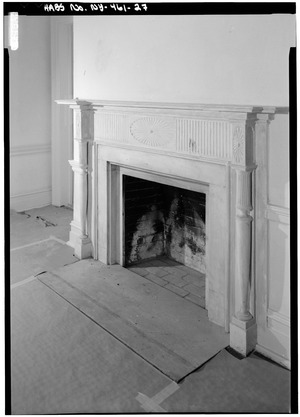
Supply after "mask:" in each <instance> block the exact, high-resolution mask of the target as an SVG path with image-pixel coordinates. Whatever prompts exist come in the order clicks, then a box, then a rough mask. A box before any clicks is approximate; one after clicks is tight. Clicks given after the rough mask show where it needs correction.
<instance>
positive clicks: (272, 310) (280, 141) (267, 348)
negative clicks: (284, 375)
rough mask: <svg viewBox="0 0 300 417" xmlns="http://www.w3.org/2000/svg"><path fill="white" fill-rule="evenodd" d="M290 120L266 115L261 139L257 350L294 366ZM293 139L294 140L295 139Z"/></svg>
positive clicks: (257, 195) (261, 122)
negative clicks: (291, 338)
mask: <svg viewBox="0 0 300 417" xmlns="http://www.w3.org/2000/svg"><path fill="white" fill-rule="evenodd" d="M288 119H289V117H288V115H286V114H285V115H284V114H276V115H275V119H274V120H273V121H272V122H271V124H269V122H268V121H267V120H266V117H265V118H264V119H263V116H260V120H259V121H258V122H257V131H258V135H259V140H256V163H257V176H256V189H255V200H256V210H255V223H256V229H255V230H256V233H255V234H256V236H255V246H256V252H255V253H256V262H255V268H256V302H255V304H256V305H255V307H256V317H257V346H256V349H257V350H258V351H260V352H261V353H263V354H264V355H266V356H268V357H270V358H272V359H273V360H275V361H277V362H279V363H281V364H283V365H285V366H287V367H288V368H289V367H290V250H289V241H290V237H289V231H290V214H289V208H288V207H289V193H288V188H289V153H288V149H289V129H288ZM291 140H292V138H291Z"/></svg>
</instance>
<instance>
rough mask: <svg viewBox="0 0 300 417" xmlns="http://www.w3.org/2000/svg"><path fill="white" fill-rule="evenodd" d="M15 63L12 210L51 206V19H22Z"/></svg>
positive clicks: (12, 69) (12, 84) (12, 56)
mask: <svg viewBox="0 0 300 417" xmlns="http://www.w3.org/2000/svg"><path fill="white" fill-rule="evenodd" d="M9 59H10V86H9V93H10V151H11V158H10V164H11V169H10V187H11V190H10V191H11V208H13V209H16V210H25V209H29V208H32V207H38V206H42V205H47V204H49V203H50V202H51V62H50V19H49V17H43V16H37V17H34V16H19V48H18V50H16V51H11V50H9Z"/></svg>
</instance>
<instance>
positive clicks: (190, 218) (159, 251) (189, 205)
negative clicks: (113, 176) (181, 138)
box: [123, 176, 205, 273]
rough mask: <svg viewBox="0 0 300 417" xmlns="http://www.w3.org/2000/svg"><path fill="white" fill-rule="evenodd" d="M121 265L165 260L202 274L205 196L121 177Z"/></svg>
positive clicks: (138, 179) (168, 186) (160, 184)
mask: <svg viewBox="0 0 300 417" xmlns="http://www.w3.org/2000/svg"><path fill="white" fill-rule="evenodd" d="M123 189H124V204H123V207H124V239H125V242H124V264H125V265H126V266H127V265H131V264H133V263H138V262H139V261H141V260H145V259H153V258H156V257H162V256H166V257H169V258H170V259H173V260H175V261H177V262H179V263H182V264H184V265H186V266H189V267H191V268H193V269H196V270H199V271H200V272H202V273H205V194H203V193H196V192H194V191H190V190H187V189H182V188H178V187H173V186H170V185H165V184H163V183H158V182H153V181H147V180H144V179H140V178H137V177H130V176H124V177H123Z"/></svg>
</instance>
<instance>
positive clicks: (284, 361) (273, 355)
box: [255, 345, 291, 369]
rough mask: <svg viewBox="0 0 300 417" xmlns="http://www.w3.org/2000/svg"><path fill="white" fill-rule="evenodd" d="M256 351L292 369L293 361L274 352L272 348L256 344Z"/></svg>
mask: <svg viewBox="0 0 300 417" xmlns="http://www.w3.org/2000/svg"><path fill="white" fill-rule="evenodd" d="M255 350H256V352H259V353H261V354H262V355H264V356H266V357H267V358H270V359H272V360H273V361H274V362H277V363H279V364H280V365H283V366H284V367H285V368H287V369H291V361H290V360H289V359H287V358H283V357H282V356H280V355H278V354H277V353H275V352H273V351H272V350H270V349H268V348H266V347H264V346H261V345H256V347H255Z"/></svg>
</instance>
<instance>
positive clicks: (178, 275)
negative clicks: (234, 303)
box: [128, 257, 205, 308]
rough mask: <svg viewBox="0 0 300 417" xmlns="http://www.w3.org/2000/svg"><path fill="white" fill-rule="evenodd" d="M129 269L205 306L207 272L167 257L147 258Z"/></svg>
mask: <svg viewBox="0 0 300 417" xmlns="http://www.w3.org/2000/svg"><path fill="white" fill-rule="evenodd" d="M128 269H129V270H130V271H132V272H135V273H136V274H138V275H140V276H142V277H144V278H146V279H149V280H150V281H152V282H155V283H156V284H158V285H160V286H161V287H164V288H166V289H168V290H169V291H172V292H174V293H175V294H177V295H179V296H180V297H182V298H185V299H186V300H188V301H190V302H192V303H194V304H197V305H198V306H200V307H202V308H205V274H203V273H201V272H198V271H195V270H194V269H192V268H189V267H187V266H185V265H182V264H179V263H178V262H176V261H174V260H172V259H169V258H167V257H159V258H155V259H146V260H143V261H140V262H139V263H137V264H134V265H131V266H130V267H129V268H128ZM156 277H157V278H156Z"/></svg>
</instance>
